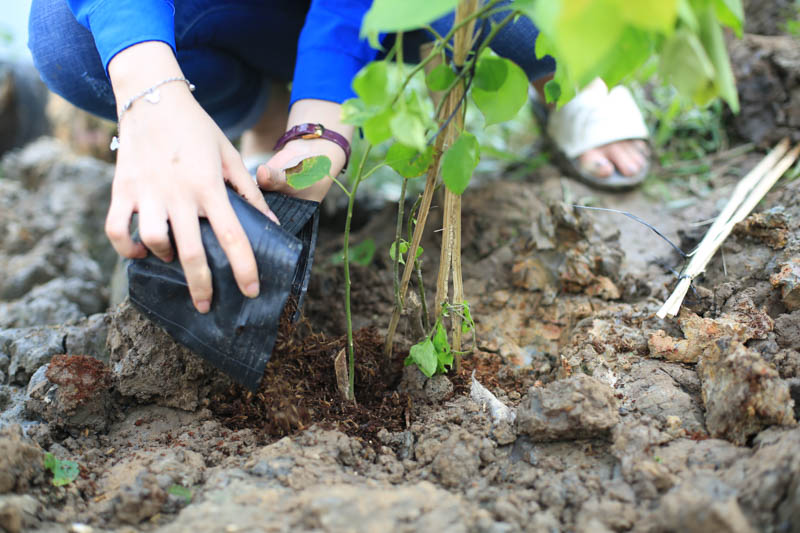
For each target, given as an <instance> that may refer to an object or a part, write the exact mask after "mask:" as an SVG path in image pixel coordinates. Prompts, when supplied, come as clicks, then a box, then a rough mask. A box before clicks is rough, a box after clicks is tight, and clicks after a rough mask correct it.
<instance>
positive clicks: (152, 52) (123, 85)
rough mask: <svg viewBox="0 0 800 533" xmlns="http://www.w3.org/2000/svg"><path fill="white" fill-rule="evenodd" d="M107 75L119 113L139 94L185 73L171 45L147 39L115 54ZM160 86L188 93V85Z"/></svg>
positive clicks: (173, 91)
mask: <svg viewBox="0 0 800 533" xmlns="http://www.w3.org/2000/svg"><path fill="white" fill-rule="evenodd" d="M108 76H109V79H110V80H111V86H112V89H113V91H114V96H115V98H116V100H117V111H118V112H119V108H120V107H121V106H122V105H123V104H124V103H125V102H127V101H128V100H129V99H130V98H132V97H134V96H135V95H136V94H138V93H140V92H142V91H144V90H146V89H148V88H150V87H152V86H153V85H155V84H157V83H159V82H161V81H163V80H165V79H168V78H178V77H182V76H183V72H182V71H181V68H180V66H179V65H178V61H177V59H176V58H175V55H174V54H173V53H172V48H170V47H169V45H167V44H166V43H163V42H161V41H146V42H142V43H138V44H135V45H133V46H129V47H128V48H125V49H124V50H122V51H121V52H119V53H118V54H116V55H115V56H114V57H113V58H112V59H111V61H110V62H109V64H108ZM180 85H184V87H180ZM161 89H163V90H164V91H167V92H170V93H175V94H180V93H181V92H183V93H186V94H189V91H188V87H186V86H185V84H168V85H165V86H163V87H161Z"/></svg>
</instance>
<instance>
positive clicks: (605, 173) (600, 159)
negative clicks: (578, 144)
mask: <svg viewBox="0 0 800 533" xmlns="http://www.w3.org/2000/svg"><path fill="white" fill-rule="evenodd" d="M578 163H579V165H580V167H581V168H582V169H583V170H584V172H588V173H590V174H591V175H593V176H595V177H597V178H607V177H609V176H611V174H613V173H614V166H613V165H612V163H611V161H609V160H608V159H607V158H606V156H605V155H603V153H602V152H601V151H600V150H597V149H592V150H587V151H586V152H584V153H583V154H581V156H580V157H579V158H578Z"/></svg>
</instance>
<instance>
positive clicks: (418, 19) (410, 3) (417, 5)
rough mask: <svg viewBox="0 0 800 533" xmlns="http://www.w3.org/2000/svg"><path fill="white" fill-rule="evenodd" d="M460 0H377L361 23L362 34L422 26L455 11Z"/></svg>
mask: <svg viewBox="0 0 800 533" xmlns="http://www.w3.org/2000/svg"><path fill="white" fill-rule="evenodd" d="M456 4H458V0H403V1H402V2H398V1H397V0H375V1H374V2H373V3H372V7H370V9H369V11H367V14H366V15H365V16H364V20H363V22H362V23H361V36H362V37H364V36H366V35H368V34H369V33H377V32H396V31H405V30H413V29H417V28H421V27H422V26H424V25H425V24H427V23H429V22H433V21H434V20H436V19H438V18H439V17H441V16H443V15H446V14H447V13H449V12H450V11H453V10H454V9H455V8H456Z"/></svg>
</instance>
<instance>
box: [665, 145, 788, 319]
mask: <svg viewBox="0 0 800 533" xmlns="http://www.w3.org/2000/svg"><path fill="white" fill-rule="evenodd" d="M788 148H789V140H788V139H783V140H782V141H781V142H780V143H778V145H777V146H776V147H775V148H774V149H773V150H772V151H771V152H770V153H769V154H767V155H766V156H765V157H764V159H762V160H761V162H759V164H758V165H756V166H755V167H754V168H753V170H751V171H750V172H749V173H748V174H747V175H746V176H745V177H744V178H742V180H741V181H740V182H739V184H738V185H737V186H736V189H734V191H733V195H732V196H731V199H730V200H729V201H728V203H727V204H726V205H725V207H724V208H723V210H722V212H721V213H720V214H719V216H717V218H716V220H715V221H714V223H713V224H712V225H711V227H710V228H709V230H708V232H707V233H706V235H705V237H703V240H702V241H701V242H700V244H699V245H698V247H697V248H696V249H695V251H694V252H693V253H692V259H691V260H690V261H689V264H688V265H687V267H686V269H684V271H683V274H681V278H680V280H678V285H677V286H676V287H675V290H674V291H673V292H672V294H671V295H670V297H669V298H668V299H667V301H666V302H664V305H662V306H661V309H659V310H658V313H656V315H657V316H658V317H659V318H664V317H666V316H675V315H677V314H678V312H679V311H680V308H681V304H682V303H683V299H684V298H685V297H686V293H687V292H688V291H689V287H691V284H692V281H693V280H694V278H696V277H697V276H699V275H700V274H702V273H703V272H705V269H706V265H708V263H709V261H711V258H712V257H713V256H714V254H715V253H716V252H717V250H718V249H719V248H720V246H722V243H723V242H724V241H725V239H726V238H727V237H728V235H730V233H731V231H732V230H733V227H734V226H735V225H736V224H737V223H738V222H741V221H742V220H744V219H745V217H747V215H748V214H749V213H750V212H751V211H752V210H753V209H754V208H755V206H756V205H758V202H760V201H761V199H762V198H764V196H765V195H766V194H767V192H769V190H770V189H771V188H772V186H773V185H775V183H776V182H777V181H778V179H780V177H781V176H782V175H783V174H784V172H786V171H787V170H788V169H789V167H791V166H792V164H793V163H794V162H795V161H796V160H797V158H798V156H800V144H798V145H797V146H795V147H794V148H793V149H792V150H791V151H788V152H787V150H788Z"/></svg>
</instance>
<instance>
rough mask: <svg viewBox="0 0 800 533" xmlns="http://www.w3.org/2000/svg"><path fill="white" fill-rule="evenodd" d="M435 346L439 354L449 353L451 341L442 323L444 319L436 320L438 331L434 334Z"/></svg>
mask: <svg viewBox="0 0 800 533" xmlns="http://www.w3.org/2000/svg"><path fill="white" fill-rule="evenodd" d="M433 347H434V348H435V349H436V353H437V354H449V353H450V343H449V342H448V341H447V331H446V330H445V329H444V326H443V325H442V321H441V320H438V321H437V322H436V333H434V334H433Z"/></svg>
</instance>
